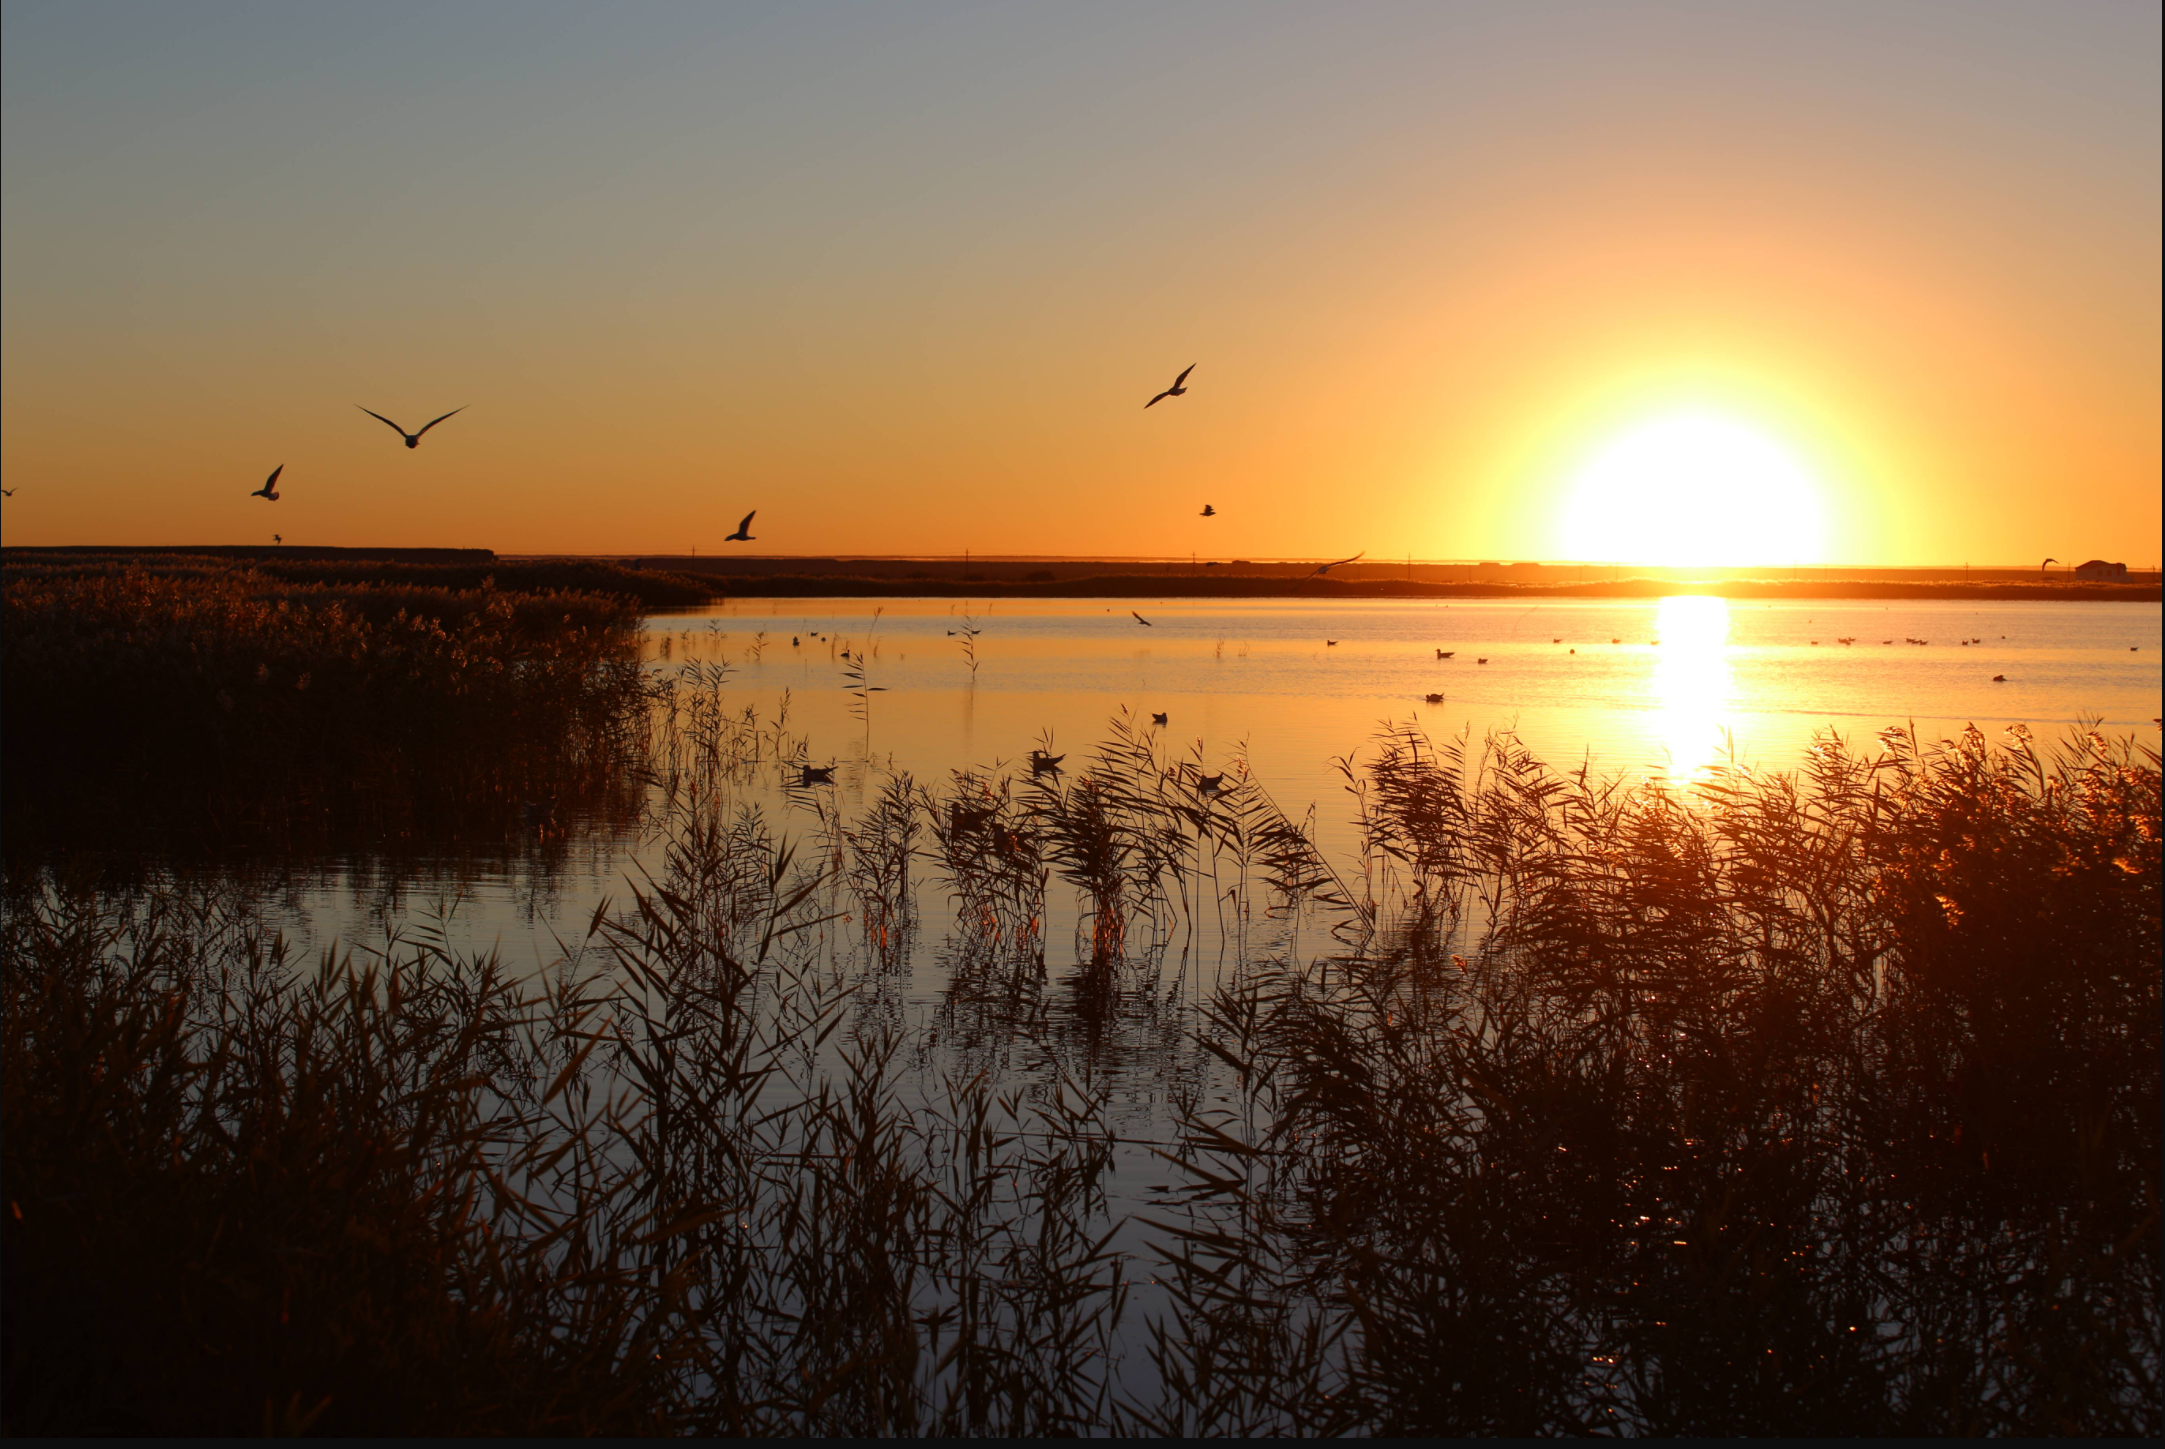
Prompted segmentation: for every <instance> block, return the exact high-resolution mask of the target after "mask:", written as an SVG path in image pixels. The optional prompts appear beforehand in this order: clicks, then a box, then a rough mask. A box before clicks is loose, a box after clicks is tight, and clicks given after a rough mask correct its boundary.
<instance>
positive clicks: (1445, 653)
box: [1436, 649, 1458, 659]
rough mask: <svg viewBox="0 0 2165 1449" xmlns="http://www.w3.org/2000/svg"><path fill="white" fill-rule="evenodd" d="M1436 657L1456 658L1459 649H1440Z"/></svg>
mask: <svg viewBox="0 0 2165 1449" xmlns="http://www.w3.org/2000/svg"><path fill="white" fill-rule="evenodd" d="M1436 657H1437V658H1438V659H1455V658H1457V657H1458V651H1457V650H1456V649H1438V650H1437V651H1436Z"/></svg>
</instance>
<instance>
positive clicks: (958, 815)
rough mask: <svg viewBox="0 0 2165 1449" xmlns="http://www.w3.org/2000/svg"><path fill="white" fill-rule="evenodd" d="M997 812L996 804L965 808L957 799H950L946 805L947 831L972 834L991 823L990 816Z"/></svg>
mask: <svg viewBox="0 0 2165 1449" xmlns="http://www.w3.org/2000/svg"><path fill="white" fill-rule="evenodd" d="M999 813H1000V812H999V807H998V806H988V807H986V808H985V809H983V810H965V809H964V808H963V807H962V802H960V801H959V800H958V801H950V802H949V804H948V806H947V829H948V833H949V834H951V835H974V834H976V833H977V832H978V831H979V830H982V829H984V828H985V826H987V825H989V824H991V823H992V817H993V816H995V815H997V814H999Z"/></svg>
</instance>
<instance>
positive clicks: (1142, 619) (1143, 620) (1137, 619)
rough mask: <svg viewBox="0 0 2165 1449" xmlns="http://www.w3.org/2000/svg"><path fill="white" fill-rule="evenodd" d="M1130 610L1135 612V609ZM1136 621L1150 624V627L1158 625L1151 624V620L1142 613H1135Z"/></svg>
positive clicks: (1132, 612)
mask: <svg viewBox="0 0 2165 1449" xmlns="http://www.w3.org/2000/svg"><path fill="white" fill-rule="evenodd" d="M1128 612H1129V613H1131V614H1135V611H1134V610H1133V609H1130V610H1128ZM1135 622H1136V623H1138V624H1149V625H1150V627H1151V628H1153V629H1155V628H1157V627H1158V626H1157V625H1155V624H1151V623H1150V621H1149V620H1148V619H1145V618H1144V617H1143V616H1142V615H1141V614H1135Z"/></svg>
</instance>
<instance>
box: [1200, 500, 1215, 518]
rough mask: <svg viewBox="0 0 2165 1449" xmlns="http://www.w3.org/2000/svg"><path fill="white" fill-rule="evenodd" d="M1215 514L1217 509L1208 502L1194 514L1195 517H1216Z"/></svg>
mask: <svg viewBox="0 0 2165 1449" xmlns="http://www.w3.org/2000/svg"><path fill="white" fill-rule="evenodd" d="M1217 516H1218V510H1217V509H1215V508H1213V507H1211V506H1210V505H1209V504H1208V503H1206V504H1204V505H1203V511H1202V512H1201V513H1199V514H1197V515H1196V517H1198V518H1216V517H1217Z"/></svg>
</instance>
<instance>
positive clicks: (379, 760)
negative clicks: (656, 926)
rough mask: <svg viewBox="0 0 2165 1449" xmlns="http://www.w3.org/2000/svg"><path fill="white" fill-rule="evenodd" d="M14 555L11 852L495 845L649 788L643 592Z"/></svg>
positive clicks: (0, 665)
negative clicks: (640, 765)
mask: <svg viewBox="0 0 2165 1449" xmlns="http://www.w3.org/2000/svg"><path fill="white" fill-rule="evenodd" d="M16 575H17V571H16V570H13V569H11V570H10V576H9V580H8V582H7V584H6V586H5V591H4V594H0V623H4V634H0V681H4V689H0V733H4V737H5V739H6V742H7V744H6V751H5V754H4V764H0V772H4V786H5V801H6V805H5V808H6V817H7V838H8V848H9V851H10V852H11V853H20V852H22V851H25V850H41V849H46V848H52V847H59V846H91V847H95V848H115V847H127V846H138V847H140V846H150V845H158V844H164V845H168V846H172V845H186V846H193V847H198V848H200V847H202V846H204V845H220V844H231V845H240V844H262V843H284V844H293V843H297V842H316V843H320V842H323V841H326V840H350V839H363V840H369V841H373V842H377V843H380V844H384V845H387V846H388V845H392V844H395V843H396V842H397V841H399V840H402V839H415V838H423V839H435V840H459V839H464V840H484V841H490V840H493V841H496V842H501V841H502V840H504V839H505V838H506V837H507V836H509V835H511V834H513V833H514V832H516V831H518V830H520V829H523V828H529V827H534V826H545V825H546V824H548V823H549V822H550V821H553V820H570V819H578V818H586V819H593V818H608V817H610V816H612V815H614V816H618V817H621V816H623V815H624V814H625V813H626V812H627V811H630V810H632V809H634V808H636V805H637V796H638V785H637V782H636V779H635V778H634V775H633V773H632V770H631V769H630V768H629V767H630V766H632V765H634V764H635V763H636V761H635V760H634V759H633V758H632V756H633V754H634V753H635V747H636V746H637V744H638V743H639V739H640V731H641V729H642V725H641V722H640V716H639V713H638V710H637V709H636V708H635V706H636V705H637V704H638V703H639V702H640V701H641V700H643V698H644V695H645V691H646V684H645V681H644V679H643V677H642V676H641V674H640V671H639V667H638V663H637V659H636V654H635V652H634V648H633V642H634V640H635V637H636V631H637V628H638V614H637V613H636V611H635V609H634V608H633V607H632V606H631V605H630V604H629V603H627V602H625V601H622V600H618V599H612V598H608V597H603V596H598V595H590V594H575V593H523V594H516V593H504V592H500V591H497V590H494V589H477V590H472V591H467V592H455V591H448V590H434V589H412V588H403V587H394V586H383V585H356V586H352V587H337V588H334V587H330V586H325V585H316V584H309V585H289V584H282V583H279V582H277V581H275V580H272V579H269V578H268V577H266V576H264V575H262V574H261V573H258V572H252V571H246V570H228V571H225V572H223V573H221V574H218V575H216V576H209V577H179V576H161V575H157V574H153V573H150V572H147V571H144V570H141V569H129V570H125V571H121V572H107V573H97V574H87V575H82V576H76V577H68V576H54V577H35V576H33V577H18V576H16Z"/></svg>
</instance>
